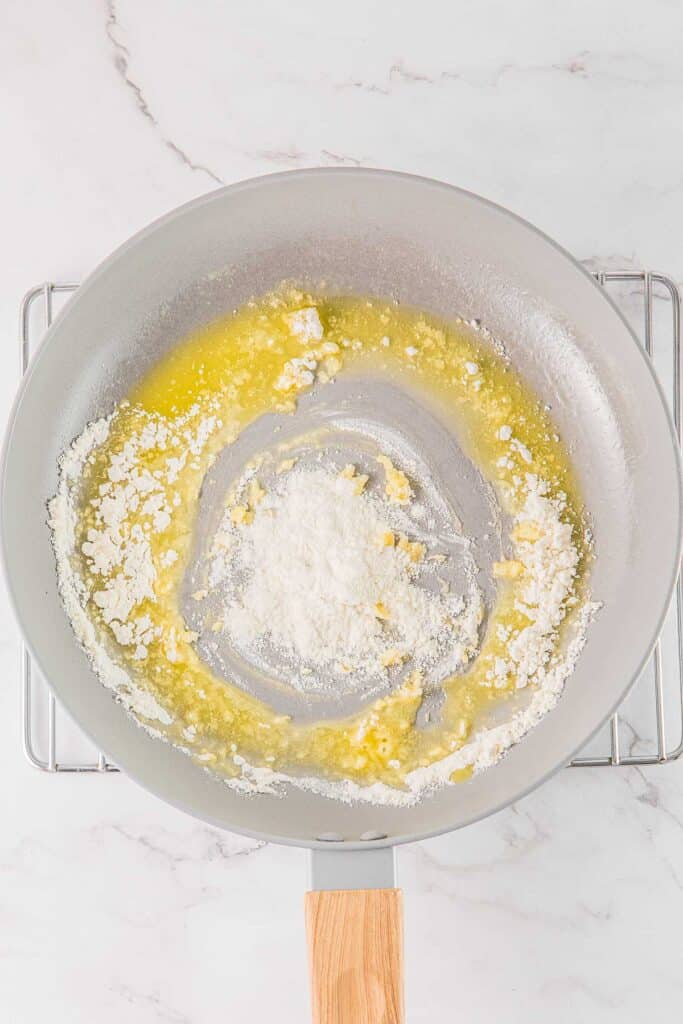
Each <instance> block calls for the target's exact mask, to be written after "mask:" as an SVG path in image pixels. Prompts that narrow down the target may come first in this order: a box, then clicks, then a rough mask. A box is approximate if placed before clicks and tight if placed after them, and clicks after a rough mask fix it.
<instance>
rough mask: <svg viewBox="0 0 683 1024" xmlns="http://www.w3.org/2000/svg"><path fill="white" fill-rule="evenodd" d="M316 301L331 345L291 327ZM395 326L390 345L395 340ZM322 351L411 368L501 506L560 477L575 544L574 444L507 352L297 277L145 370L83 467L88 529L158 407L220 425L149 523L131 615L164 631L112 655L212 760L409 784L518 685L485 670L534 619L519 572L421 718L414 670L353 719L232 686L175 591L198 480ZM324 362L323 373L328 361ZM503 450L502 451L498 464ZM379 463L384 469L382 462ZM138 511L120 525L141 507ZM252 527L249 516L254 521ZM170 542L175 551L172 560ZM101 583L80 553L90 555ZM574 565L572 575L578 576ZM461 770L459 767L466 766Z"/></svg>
mask: <svg viewBox="0 0 683 1024" xmlns="http://www.w3.org/2000/svg"><path fill="white" fill-rule="evenodd" d="M313 301H315V304H316V305H317V307H318V310H319V313H320V317H321V319H322V322H323V324H324V327H325V334H324V341H325V342H327V343H329V342H333V343H335V344H336V345H337V346H338V349H339V351H338V352H337V353H335V354H334V355H331V354H330V353H329V352H327V353H324V352H323V351H322V350H321V347H320V346H321V343H319V342H312V343H310V344H302V341H301V339H300V338H298V337H296V336H293V335H292V333H291V331H290V329H289V326H288V323H287V314H288V313H289V312H290V311H292V310H294V309H297V308H300V307H302V306H304V305H307V304H309V303H311V302H313ZM387 338H388V339H389V344H387V342H386V339H387ZM311 352H314V353H315V354H316V356H317V359H318V373H319V379H320V376H321V375H322V379H324V378H325V376H332V375H333V374H334V373H336V372H338V371H340V370H341V372H343V371H344V370H345V369H349V370H364V369H368V370H370V369H371V370H373V371H376V372H382V373H387V374H392V375H394V376H395V377H397V379H404V380H407V382H408V383H410V382H411V381H416V382H418V383H419V384H420V386H421V387H422V388H423V389H426V390H427V391H429V392H431V393H432V394H433V395H434V397H435V398H436V399H438V401H439V403H440V406H441V407H442V408H447V409H449V410H450V412H451V414H452V416H453V426H454V429H457V430H458V433H459V436H460V437H463V438H464V439H465V445H466V447H467V449H468V450H469V454H470V455H471V457H472V458H473V459H474V460H475V461H476V462H477V464H478V465H479V467H480V468H481V470H482V472H483V473H484V475H485V476H487V477H488V479H489V480H490V481H491V482H492V483H493V484H494V486H495V487H496V489H497V490H498V493H499V495H500V497H501V501H502V504H503V506H504V507H505V508H506V509H507V511H508V512H510V513H511V514H515V513H516V512H518V511H519V497H518V490H517V488H516V486H515V478H523V477H524V475H525V474H526V473H536V474H538V475H539V477H541V478H543V479H544V480H546V481H547V482H548V483H549V484H550V487H551V490H550V494H551V496H552V495H555V494H558V493H560V492H561V493H563V494H565V495H566V496H567V505H566V511H565V513H564V515H565V518H566V519H567V521H569V522H571V523H572V525H573V527H574V543H575V544H576V545H577V547H578V548H579V550H580V551H581V555H582V561H581V563H580V570H582V569H583V565H584V561H585V552H584V551H583V549H582V548H581V545H582V537H583V528H582V512H581V506H580V503H579V501H578V498H577V496H576V494H577V492H576V486H575V483H574V480H573V475H572V470H571V466H570V462H569V459H568V456H567V453H566V451H565V449H564V447H563V445H562V444H561V442H560V441H559V439H558V438H557V435H556V434H555V430H554V427H553V424H552V422H551V421H550V419H549V417H548V415H547V413H546V411H545V410H544V409H543V407H542V406H541V405H540V403H539V402H538V400H537V399H536V398H535V396H534V395H533V394H532V393H531V392H530V391H529V390H528V389H527V388H526V387H525V385H524V384H523V382H522V381H521V380H520V379H519V377H518V376H517V375H516V374H515V373H514V371H513V370H512V369H511V368H510V367H508V366H507V365H506V364H505V362H504V361H503V360H502V359H501V358H500V357H499V356H498V355H497V354H496V353H495V352H494V351H493V349H492V348H491V347H490V346H488V345H487V344H486V343H485V342H483V341H482V339H481V338H480V337H479V336H478V335H477V333H476V332H474V331H473V330H471V329H470V328H469V327H467V326H466V325H464V324H457V323H455V324H445V323H441V322H438V321H436V320H434V319H432V318H428V317H426V316H425V315H424V314H422V313H420V312H416V311H413V310H409V309H404V308H399V307H397V306H395V305H393V304H387V303H386V302H384V301H381V300H365V299H354V298H349V297H345V298H329V297H323V298H320V299H312V298H311V297H310V296H306V295H304V294H302V293H301V292H298V291H293V290H290V291H284V290H283V291H281V292H279V293H277V294H274V295H271V296H268V297H266V298H265V299H263V300H262V301H261V302H259V303H251V304H248V305H247V306H245V307H244V308H243V309H242V310H240V311H239V312H237V313H236V314H234V315H233V316H231V317H228V318H226V319H224V320H221V321H219V322H217V323H213V324H211V325H209V326H208V327H206V328H204V329H202V330H201V331H198V332H197V333H195V334H193V335H192V336H191V337H189V338H188V339H187V340H185V341H184V342H182V343H181V344H179V345H178V346H176V347H175V348H174V349H173V350H172V351H171V352H170V353H169V354H168V355H167V356H166V357H164V359H162V360H161V361H160V362H159V364H158V365H157V366H156V367H154V368H153V369H152V370H151V372H149V373H148V374H147V375H146V376H145V378H144V379H142V380H141V381H140V382H139V384H138V385H137V387H136V388H135V389H134V391H133V392H132V393H131V395H130V396H129V404H125V403H124V404H123V405H122V407H120V409H119V410H118V412H117V414H116V416H115V419H114V423H113V428H112V431H111V434H110V437H109V439H108V440H107V442H105V444H104V446H103V447H102V449H101V450H100V451H99V452H98V454H97V457H96V459H95V461H94V463H93V464H92V465H91V466H89V467H88V469H87V472H86V476H85V480H84V493H85V504H84V509H85V512H84V514H83V516H82V521H81V523H80V530H81V538H84V537H86V536H87V529H88V527H89V525H91V523H92V514H93V513H92V509H91V508H90V507H89V505H88V501H89V499H91V498H92V497H93V496H95V497H96V496H97V495H98V493H99V488H100V486H101V485H102V484H103V483H106V479H107V467H108V466H109V464H110V459H111V456H112V455H113V454H116V453H118V452H120V451H121V450H122V449H123V448H124V446H125V444H126V441H127V439H128V438H130V437H131V436H132V435H133V434H134V433H135V432H138V431H139V430H140V429H142V427H143V426H144V423H145V422H146V420H147V419H148V418H149V416H150V415H151V416H154V417H163V418H164V419H165V420H167V421H168V422H169V423H173V422H174V421H177V418H178V417H185V418H186V420H187V426H188V429H191V428H193V427H196V426H197V425H198V424H199V423H200V422H201V420H202V418H203V417H205V416H206V415H208V414H212V415H215V416H218V417H219V418H220V420H221V424H222V425H221V427H220V429H218V430H217V431H216V432H215V433H214V435H212V437H211V440H210V442H209V443H208V444H207V445H206V446H205V448H204V450H203V451H202V452H201V454H200V455H198V456H196V457H191V458H189V459H188V460H187V462H186V464H185V466H184V467H183V468H182V469H181V471H180V472H179V474H178V477H177V480H176V481H175V482H174V483H173V484H172V485H171V484H169V486H168V487H167V492H168V495H169V500H170V501H171V500H172V501H174V502H175V504H174V505H173V508H174V513H173V515H172V521H171V523H170V524H169V526H168V528H167V529H166V530H164V531H161V532H160V533H158V534H156V533H154V532H149V540H150V544H151V548H152V554H153V559H154V563H155V568H156V573H157V575H156V580H155V583H154V599H149V600H146V601H144V602H142V603H141V604H140V605H139V606H138V607H137V608H136V609H135V614H136V615H148V616H149V618H150V620H151V622H152V623H153V625H154V627H155V628H156V629H157V630H158V631H159V636H158V637H157V638H155V639H154V640H153V641H152V642H150V643H149V644H148V646H147V653H146V658H145V659H144V661H136V660H135V659H134V658H133V657H132V655H131V652H130V650H129V649H128V648H123V647H119V646H117V658H118V660H119V661H121V662H122V663H123V664H125V667H126V670H127V671H128V672H129V673H130V674H131V676H132V677H133V678H134V679H135V680H136V681H137V682H138V683H139V684H140V685H143V686H144V687H146V688H147V689H149V690H150V691H151V692H152V694H153V695H154V697H155V698H156V699H157V701H158V702H159V703H160V704H161V705H162V706H163V707H164V708H166V709H167V710H168V711H169V713H170V715H171V716H172V718H173V720H174V723H173V725H172V726H170V727H169V728H168V730H167V732H168V735H169V738H171V739H172V740H174V741H175V742H178V743H181V744H182V745H183V746H185V747H186V748H188V749H189V750H190V751H191V752H193V753H194V754H195V755H196V756H198V757H200V759H201V760H202V761H203V762H205V763H207V764H209V765H211V767H213V768H215V769H216V770H219V771H221V772H223V773H225V774H228V775H232V774H238V773H239V762H238V764H235V762H234V760H233V758H234V755H238V758H239V757H242V758H245V759H246V760H247V761H249V762H250V763H252V764H256V765H265V766H268V767H271V768H273V769H274V770H282V771H287V772H289V773H291V772H299V771H300V772H304V771H305V772H314V773H316V774H321V775H327V776H329V777H331V778H350V779H354V780H355V781H357V782H359V783H361V784H368V783H371V782H374V781H382V782H384V783H387V784H389V785H393V786H398V787H400V786H401V785H402V784H403V779H404V777H405V775H406V774H407V773H408V772H410V771H411V770H413V769H414V768H417V767H419V766H426V765H429V764H431V763H433V762H434V761H437V760H439V759H441V758H442V757H444V756H445V755H447V754H449V753H451V752H453V751H454V750H457V749H458V748H459V747H461V746H462V745H463V744H464V743H465V742H466V741H467V738H468V737H469V736H470V735H471V733H472V731H473V729H474V728H475V727H476V725H477V723H478V722H480V721H481V720H482V718H483V716H484V715H485V713H486V712H487V710H489V709H491V708H492V707H493V706H495V705H496V704H499V703H500V702H502V701H505V700H506V699H508V698H509V696H510V695H511V694H512V693H514V689H515V685H514V684H515V681H514V679H510V680H509V681H508V683H507V685H505V686H504V687H502V688H494V687H492V686H491V685H490V683H487V682H486V678H487V673H488V672H490V669H491V666H492V664H493V663H494V661H495V659H496V658H497V657H499V656H500V657H504V654H505V645H504V643H503V642H502V641H501V640H500V639H499V633H498V630H497V628H496V627H497V626H499V625H501V626H503V627H505V628H506V629H507V630H510V631H512V632H514V631H518V630H521V629H523V628H525V627H526V626H527V625H528V624H529V620H528V619H527V618H526V617H525V616H524V614H523V613H522V612H520V611H519V610H518V609H517V608H516V605H515V600H516V596H517V587H518V586H519V584H518V582H517V581H515V580H514V579H510V580H504V581H501V582H500V587H499V596H498V599H497V603H496V606H495V608H494V609H493V610H492V613H491V616H490V621H489V625H488V628H487V630H486V634H485V637H484V639H483V642H482V645H481V650H480V652H479V654H478V656H477V657H476V658H475V660H474V661H473V662H472V663H471V667H470V668H469V670H468V671H466V672H465V673H463V674H462V675H459V676H457V677H455V678H453V679H452V680H448V681H446V682H445V684H444V689H445V692H446V696H447V699H446V703H445V709H444V712H443V715H442V720H441V722H440V724H439V725H438V726H434V727H431V728H427V729H416V728H414V725H415V720H416V716H417V713H418V711H419V709H420V706H421V703H422V696H423V693H422V685H421V678H420V673H419V672H415V673H413V674H412V675H411V676H410V677H409V679H408V681H407V682H406V683H404V684H403V685H402V686H401V687H400V688H398V689H397V690H395V691H394V692H392V693H391V694H390V695H389V696H387V697H384V698H381V699H379V700H376V701H375V702H374V703H372V704H371V705H369V706H368V707H367V708H366V709H365V710H364V711H363V712H362V713H360V714H358V715H355V716H353V717H352V718H349V719H345V720H342V721H334V722H329V721H326V722H319V723H315V724H312V725H305V726H301V725H296V724H294V723H293V722H292V721H291V720H289V719H288V718H287V717H285V716H282V715H277V714H275V713H274V712H273V711H272V710H271V709H270V708H269V707H268V706H266V705H265V704H263V703H262V702H260V701H258V700H256V699H255V698H252V697H251V696H249V695H247V694H245V693H244V692H243V691H242V690H240V689H239V688H238V687H237V686H234V685H232V684H230V683H229V682H226V681H225V680H224V679H220V678H218V677H216V676H215V675H213V673H212V672H211V671H210V670H209V668H208V667H207V666H206V664H205V663H204V662H203V661H202V660H201V659H200V658H199V657H198V655H197V653H196V651H195V649H194V647H193V639H194V637H193V635H192V634H191V633H189V631H188V630H187V627H186V625H185V623H184V621H183V619H182V616H181V614H180V610H179V606H178V599H177V594H178V590H179V586H180V581H181V579H182V576H183V573H184V570H185V567H186V565H187V561H188V558H189V552H190V546H191V540H192V530H193V525H194V519H195V514H196V509H197V503H198V496H199V490H200V488H201V485H202V481H203V478H204V475H205V473H206V471H207V469H208V468H209V466H210V464H211V461H212V459H213V458H214V457H215V455H216V453H217V452H218V451H219V450H220V448H221V447H222V446H223V445H224V444H226V443H230V441H232V440H234V439H235V437H237V435H238V434H239V432H240V431H241V430H242V429H243V428H244V427H245V426H247V425H248V424H249V423H251V422H253V421H254V420H255V419H256V418H257V417H259V416H261V415H262V414H263V413H265V412H268V411H274V410H279V411H292V410H293V409H294V408H295V403H296V397H297V393H298V391H297V389H296V388H294V389H292V390H290V391H286V392H283V391H282V390H278V388H277V382H278V380H279V379H280V375H281V374H282V371H283V366H284V364H285V363H286V362H287V361H288V360H291V359H293V358H298V357H301V356H302V355H303V354H305V353H311ZM321 371H322V374H321ZM501 427H510V428H511V430H512V434H513V436H514V438H516V439H517V440H518V441H519V445H518V447H517V448H515V449H511V446H510V445H509V443H506V442H505V441H503V440H501V439H500V436H499V430H500V428H501ZM168 455H169V452H168V450H166V449H162V448H158V447H152V448H151V449H150V450H149V451H147V452H145V453H144V455H143V456H142V458H141V462H142V463H143V464H144V466H145V467H146V468H148V469H149V470H150V472H152V473H157V474H159V475H161V474H162V473H163V471H164V467H165V465H166V460H167V458H168ZM502 456H505V457H506V458H507V460H508V461H506V463H505V464H504V465H501V464H500V462H499V460H500V459H501V457H502ZM379 472H381V470H380V471H379ZM140 521H141V520H140V518H139V516H137V515H136V513H131V514H130V515H129V516H128V517H127V520H126V523H125V524H124V527H123V528H124V530H131V529H132V528H133V527H134V526H135V524H136V522H138V523H139V522H140ZM243 528H245V529H248V525H245V526H244V527H243ZM169 548H171V549H173V550H174V551H175V552H176V554H177V555H178V558H177V560H176V561H175V563H174V564H173V565H166V564H165V563H164V561H163V558H164V553H165V552H167V551H168V550H169ZM81 569H82V572H83V575H84V576H85V578H86V580H87V581H88V583H89V584H91V585H92V586H93V588H96V587H97V586H98V585H100V583H99V582H98V581H97V580H96V579H95V578H94V576H93V575H92V573H91V572H90V570H89V568H88V566H87V565H86V563H85V561H84V562H83V564H82V566H81ZM580 579H581V571H580V572H579V574H578V576H577V585H576V586H577V589H578V587H579V585H580ZM89 610H90V612H91V615H92V617H93V618H94V619H95V620H96V621H97V622H98V623H99V625H100V627H101V629H102V630H103V632H105V633H106V632H107V627H106V625H105V624H104V622H103V620H102V616H101V613H100V611H99V609H98V608H97V607H95V605H94V603H93V602H90V609H89ZM468 774H469V773H468V771H467V770H465V771H464V772H461V773H456V775H457V777H458V778H466V777H468Z"/></svg>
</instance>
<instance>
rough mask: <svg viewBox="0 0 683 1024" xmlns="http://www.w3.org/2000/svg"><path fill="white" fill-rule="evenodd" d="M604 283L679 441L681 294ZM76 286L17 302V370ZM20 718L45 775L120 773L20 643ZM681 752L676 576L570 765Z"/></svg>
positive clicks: (681, 633)
mask: <svg viewBox="0 0 683 1024" xmlns="http://www.w3.org/2000/svg"><path fill="white" fill-rule="evenodd" d="M595 277H596V278H597V280H598V281H599V283H600V284H601V285H602V286H603V287H604V288H606V289H607V290H608V291H609V293H610V295H611V297H612V298H613V299H614V300H615V302H616V303H617V305H618V306H619V308H620V310H621V312H622V313H623V315H624V316H625V318H626V319H627V320H628V321H629V323H630V324H631V326H632V328H633V329H634V331H635V332H636V334H637V335H638V337H639V338H640V341H641V343H642V344H643V346H644V348H645V351H646V352H647V354H648V356H649V357H650V358H651V359H652V361H653V363H654V366H655V370H656V371H657V374H658V376H659V379H660V381H661V382H662V385H663V387H664V390H665V392H666V395H667V399H668V401H669V403H670V406H671V410H672V413H673V417H674V422H675V425H676V433H677V436H678V442H679V444H681V441H682V434H681V351H680V347H681V297H680V293H679V291H678V288H677V287H676V285H675V284H674V282H673V281H671V280H670V279H669V278H668V277H666V276H664V275H663V274H656V273H651V272H650V271H640V270H618V271H606V270H605V271H598V272H596V273H595ZM77 287H78V285H75V284H54V283H50V282H47V283H45V284H41V285H39V286H37V287H35V288H32V289H31V291H29V292H28V293H27V294H26V296H25V297H24V299H23V301H22V303H21V311H20V344H21V372H22V374H23V373H25V372H26V369H27V367H28V365H29V362H30V360H31V357H32V355H33V354H34V353H35V351H36V349H37V348H38V346H39V345H40V342H41V340H42V338H43V336H44V334H45V332H46V330H47V328H48V327H49V326H50V324H51V323H52V319H53V316H54V314H55V313H56V312H58V311H59V308H61V306H63V305H64V304H65V302H66V301H68V299H69V297H70V296H71V295H72V294H73V292H75V291H76V289H77ZM21 664H22V681H21V682H22V719H23V723H22V725H23V746H24V752H25V754H26V757H27V758H28V760H29V762H30V763H31V764H32V765H33V766H34V767H35V768H38V769H40V770H41V771H45V772H100V773H111V772H117V771H118V768H117V767H116V765H114V764H112V763H111V761H109V760H108V759H107V757H106V755H105V754H103V753H102V752H100V751H97V750H95V749H93V748H92V747H91V745H90V743H89V741H88V740H86V739H85V738H84V737H83V736H82V734H81V733H80V731H79V730H78V728H77V727H76V726H75V725H74V723H73V722H71V720H70V719H69V718H68V716H67V715H66V713H65V712H64V711H63V710H62V709H61V708H60V706H59V704H58V702H57V701H56V700H55V697H54V695H53V694H52V692H51V691H50V689H49V687H48V686H47V684H46V682H45V680H44V679H43V678H42V676H41V674H40V672H39V670H38V668H37V666H36V665H34V663H33V660H32V658H31V655H30V654H29V652H28V650H27V649H26V648H25V647H22V654H21ZM681 754H683V582H682V581H681V579H680V578H679V581H678V583H677V586H676V594H675V599H674V601H673V603H672V607H671V608H670V610H669V614H668V617H667V619H666V622H665V625H664V627H663V630H662V633H661V636H660V638H659V640H658V641H657V644H656V646H655V649H654V652H653V654H652V657H651V659H650V661H649V663H648V665H647V666H646V668H645V669H644V670H643V673H642V674H641V676H640V678H639V680H638V682H637V683H636V685H635V686H634V687H633V689H632V690H631V693H630V694H629V696H628V697H627V698H626V700H625V701H624V703H623V704H622V706H621V707H620V708H619V711H618V712H617V713H616V714H615V715H614V716H613V717H612V718H611V720H610V722H609V725H608V726H606V727H605V728H604V729H603V730H602V731H601V733H600V734H599V735H597V736H596V737H594V738H593V740H592V741H591V742H590V743H589V744H588V745H587V746H586V747H585V748H584V750H583V751H582V752H581V754H580V756H579V757H577V758H576V759H575V760H574V761H572V765H571V766H572V767H604V766H617V765H652V764H663V763H665V762H667V761H674V760H676V759H677V758H678V757H680V756H681Z"/></svg>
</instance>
